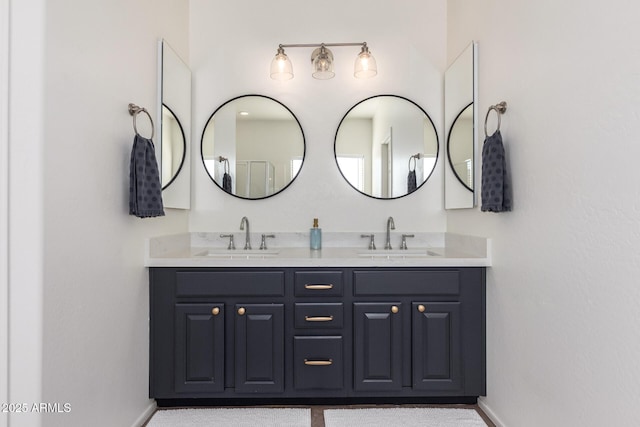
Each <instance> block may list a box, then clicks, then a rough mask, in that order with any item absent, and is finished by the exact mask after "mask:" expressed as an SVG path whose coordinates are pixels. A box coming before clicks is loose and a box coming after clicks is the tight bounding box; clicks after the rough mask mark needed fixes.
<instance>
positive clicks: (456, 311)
mask: <svg viewBox="0 0 640 427" xmlns="http://www.w3.org/2000/svg"><path fill="white" fill-rule="evenodd" d="M412 313H413V316H412V321H413V388H414V389H417V390H430V391H431V390H433V391H456V390H461V389H462V372H461V364H462V359H461V330H460V303H459V302H437V303H435V302H414V303H413V307H412Z"/></svg>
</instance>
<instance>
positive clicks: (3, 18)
mask: <svg viewBox="0 0 640 427" xmlns="http://www.w3.org/2000/svg"><path fill="white" fill-rule="evenodd" d="M0 28H1V29H2V30H0V171H2V172H0V313H1V314H0V377H2V378H8V377H9V1H8V0H0ZM8 401H9V381H6V380H5V381H3V382H2V384H0V402H8ZM8 422H9V415H8V414H7V413H6V412H5V413H0V427H7V424H8Z"/></svg>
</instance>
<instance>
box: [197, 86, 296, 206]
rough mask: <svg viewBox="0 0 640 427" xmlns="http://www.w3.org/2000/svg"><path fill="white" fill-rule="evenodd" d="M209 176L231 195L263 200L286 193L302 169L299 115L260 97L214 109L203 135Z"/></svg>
mask: <svg viewBox="0 0 640 427" xmlns="http://www.w3.org/2000/svg"><path fill="white" fill-rule="evenodd" d="M201 152H202V161H203V163H204V167H205V169H206V171H207V173H208V174H209V177H211V179H212V180H213V182H215V183H216V184H217V185H218V186H219V187H220V188H222V189H223V190H224V191H226V192H227V193H229V194H232V195H234V196H236V197H240V198H243V199H264V198H266V197H270V196H273V195H274V194H277V193H279V192H281V191H282V190H284V189H285V188H287V186H289V185H290V184H291V182H292V181H293V180H294V179H295V178H296V176H297V175H298V172H300V169H301V168H302V162H303V161H304V153H305V140H304V133H303V132H302V127H301V126H300V122H298V119H297V118H296V116H295V115H294V114H293V113H292V112H291V110H289V109H288V108H287V107H286V106H284V105H283V104H282V103H280V102H278V101H276V100H275V99H272V98H269V97H267V96H262V95H244V96H239V97H237V98H233V99H231V100H229V101H227V102H225V103H224V104H222V105H221V106H220V107H218V109H216V110H215V111H214V112H213V114H212V115H211V117H209V120H208V121H207V123H206V125H205V127H204V132H203V133H202V144H201Z"/></svg>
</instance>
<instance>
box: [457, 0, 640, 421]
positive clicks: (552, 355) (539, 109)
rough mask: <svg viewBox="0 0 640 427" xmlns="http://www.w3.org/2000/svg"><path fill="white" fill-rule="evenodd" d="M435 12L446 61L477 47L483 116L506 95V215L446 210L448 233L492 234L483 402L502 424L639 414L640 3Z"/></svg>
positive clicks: (488, 0)
mask: <svg viewBox="0 0 640 427" xmlns="http://www.w3.org/2000/svg"><path fill="white" fill-rule="evenodd" d="M448 14H449V17H448V24H449V26H448V49H449V51H448V58H449V60H452V59H453V58H454V57H455V55H456V54H457V53H458V52H460V51H461V50H462V49H463V48H464V47H465V46H466V45H467V44H468V43H469V41H470V40H471V39H475V40H478V43H479V58H480V64H479V65H480V68H479V78H480V88H479V89H480V93H479V99H480V110H479V112H480V117H481V118H482V120H483V119H484V114H485V113H486V111H487V108H488V107H489V105H491V104H495V103H497V102H499V101H502V100H504V101H507V102H508V104H509V106H508V110H507V112H506V114H505V115H504V116H503V118H502V133H503V136H504V139H505V145H506V149H507V152H508V154H507V156H508V161H509V165H510V170H511V175H512V177H513V188H514V194H515V196H514V211H513V212H512V213H503V214H491V213H481V212H480V211H479V209H474V210H464V211H450V212H449V213H448V229H449V231H454V232H462V233H470V234H477V235H484V236H489V237H492V238H493V242H494V253H493V268H491V269H489V272H488V278H487V281H488V292H487V334H488V341H487V356H488V366H487V368H488V375H487V376H488V387H487V393H488V395H487V397H486V399H483V405H485V407H486V408H487V409H488V410H489V411H490V412H492V413H493V414H494V416H497V418H498V419H499V421H500V422H501V424H503V425H506V426H514V427H515V426H518V427H527V426H542V425H544V426H576V425H580V426H603V425H611V426H614V425H615V426H623V425H624V426H627V425H637V424H638V419H640V405H638V402H639V401H640V363H638V355H640V340H639V339H638V330H639V328H640V310H639V307H640V287H639V286H638V277H640V262H639V260H638V247H639V245H640V226H639V224H640V186H639V185H638V182H639V181H638V159H640V144H639V143H638V135H640V115H639V114H638V108H639V107H638V105H639V104H638V102H639V101H638V100H639V99H640V74H639V73H638V70H639V69H640V50H639V49H638V29H637V17H638V16H639V15H640V5H639V4H638V3H637V2H633V1H615V2H613V3H610V4H608V5H606V4H603V3H602V2H600V1H595V0H588V1H583V2H579V3H578V2H558V1H553V0H542V1H535V2H534V1H529V0H479V1H475V2H469V1H464V0H449V2H448ZM480 128H482V121H481V123H480ZM480 132H482V130H480ZM483 137H484V135H481V138H483ZM481 141H482V139H481ZM478 170H479V168H478ZM478 177H479V174H478V175H477V178H478Z"/></svg>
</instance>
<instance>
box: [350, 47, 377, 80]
mask: <svg viewBox="0 0 640 427" xmlns="http://www.w3.org/2000/svg"><path fill="white" fill-rule="evenodd" d="M376 74H378V66H377V64H376V59H375V58H374V57H373V55H371V52H369V48H368V47H367V46H366V45H365V46H363V47H362V50H361V51H360V53H359V54H358V57H357V58H356V64H355V67H354V70H353V75H354V76H355V77H357V78H359V79H368V78H370V77H373V76H375V75H376Z"/></svg>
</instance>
